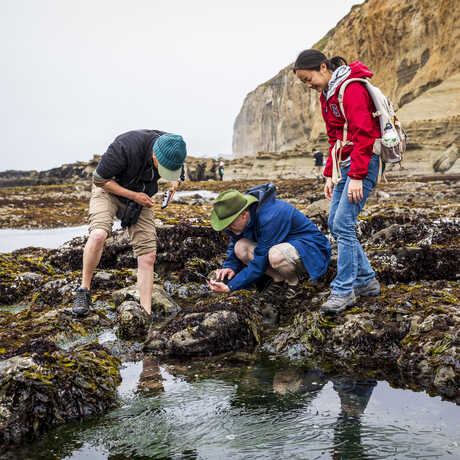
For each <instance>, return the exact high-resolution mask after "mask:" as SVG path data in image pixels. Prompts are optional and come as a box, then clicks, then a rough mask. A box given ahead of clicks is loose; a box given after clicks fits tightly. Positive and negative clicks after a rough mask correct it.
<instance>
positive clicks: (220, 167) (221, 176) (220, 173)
mask: <svg viewBox="0 0 460 460" xmlns="http://www.w3.org/2000/svg"><path fill="white" fill-rule="evenodd" d="M219 177H220V180H221V181H222V180H224V162H223V161H221V162H220V163H219Z"/></svg>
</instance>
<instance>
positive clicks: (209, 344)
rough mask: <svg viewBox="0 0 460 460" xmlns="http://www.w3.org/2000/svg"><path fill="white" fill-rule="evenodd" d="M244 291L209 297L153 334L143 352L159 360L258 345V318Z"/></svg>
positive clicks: (255, 309) (249, 297) (249, 296)
mask: <svg viewBox="0 0 460 460" xmlns="http://www.w3.org/2000/svg"><path fill="white" fill-rule="evenodd" d="M254 305H257V301H256V300H255V299H254V297H253V296H252V295H250V294H249V293H248V292H247V291H240V292H237V293H234V294H232V295H220V296H217V297H215V296H210V297H209V298H207V299H204V300H201V301H199V302H197V303H196V305H195V306H194V307H190V308H188V309H187V310H186V311H183V312H181V313H180V314H179V315H178V316H177V317H176V318H174V319H172V320H171V321H169V322H168V323H167V324H166V325H164V326H163V327H161V328H160V329H158V330H156V331H154V333H153V334H152V336H151V337H150V338H149V341H148V342H147V343H146V344H145V350H146V351H147V352H151V353H153V354H155V355H159V356H177V357H181V358H184V357H189V356H210V355H215V354H219V353H223V352H226V351H232V350H238V349H241V348H245V347H252V346H254V345H255V344H256V343H257V342H259V340H260V339H259V334H260V326H261V317H260V313H258V311H257V308H256V307H255V306H254Z"/></svg>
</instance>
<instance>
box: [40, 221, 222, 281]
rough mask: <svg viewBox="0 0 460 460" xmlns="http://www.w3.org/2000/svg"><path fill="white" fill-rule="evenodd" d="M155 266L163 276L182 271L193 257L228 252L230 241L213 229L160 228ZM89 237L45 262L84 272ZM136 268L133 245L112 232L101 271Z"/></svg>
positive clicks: (73, 242)
mask: <svg viewBox="0 0 460 460" xmlns="http://www.w3.org/2000/svg"><path fill="white" fill-rule="evenodd" d="M156 231H157V236H158V242H157V244H158V247H157V259H156V266H157V267H158V269H159V270H161V271H162V272H166V271H169V270H180V269H181V268H183V266H184V263H185V262H186V261H187V260H188V259H190V258H193V257H201V258H205V259H206V258H210V257H213V256H215V255H217V254H221V253H222V252H223V251H225V248H226V246H227V240H226V238H225V236H223V235H222V234H221V233H218V232H215V231H214V230H213V229H212V228H211V227H207V226H198V225H196V226H194V225H190V224H187V223H180V224H177V225H165V226H159V227H158V228H157V230H156ZM85 243H86V237H77V238H73V239H72V240H70V241H68V242H66V243H64V244H63V245H61V246H60V247H59V248H58V249H56V250H54V251H50V254H49V255H48V257H47V258H46V262H48V263H49V264H51V265H52V266H53V267H56V268H57V269H58V270H61V271H64V272H65V271H73V270H77V269H81V265H82V257H83V248H84V245H85ZM136 266H137V261H136V258H135V257H134V254H133V251H132V247H131V244H130V242H129V239H128V236H127V234H126V232H125V231H124V230H117V231H115V232H113V235H112V237H111V238H109V239H108V240H107V242H106V244H105V246H104V251H103V253H102V257H101V261H100V263H99V268H101V269H124V268H135V267H136Z"/></svg>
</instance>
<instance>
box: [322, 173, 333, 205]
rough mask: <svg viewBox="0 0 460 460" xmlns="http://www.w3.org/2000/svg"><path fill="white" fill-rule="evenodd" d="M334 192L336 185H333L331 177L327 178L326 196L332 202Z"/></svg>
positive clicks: (325, 185)
mask: <svg viewBox="0 0 460 460" xmlns="http://www.w3.org/2000/svg"><path fill="white" fill-rule="evenodd" d="M333 190H334V184H333V183H332V179H331V178H330V177H326V183H325V184H324V196H325V197H326V198H327V199H328V200H329V201H331V199H332V191H333Z"/></svg>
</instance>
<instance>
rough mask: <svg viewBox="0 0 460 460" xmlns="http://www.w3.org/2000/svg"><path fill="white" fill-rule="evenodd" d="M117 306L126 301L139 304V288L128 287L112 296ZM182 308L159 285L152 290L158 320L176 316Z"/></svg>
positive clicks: (153, 310) (153, 306)
mask: <svg viewBox="0 0 460 460" xmlns="http://www.w3.org/2000/svg"><path fill="white" fill-rule="evenodd" d="M112 297H113V300H114V302H115V305H120V304H121V303H123V302H125V301H134V302H137V303H139V302H140V297H139V291H138V289H137V286H128V287H126V288H124V289H120V290H118V291H115V292H114V293H113V294H112ZM180 310H181V309H180V307H179V305H177V304H176V303H175V302H173V301H172V300H171V299H170V298H169V297H168V294H166V291H165V290H164V289H163V288H162V287H161V286H158V285H157V284H154V285H153V288H152V313H154V316H155V317H156V318H157V319H165V318H170V317H173V316H176V315H177V314H178V313H179V312H180Z"/></svg>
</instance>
